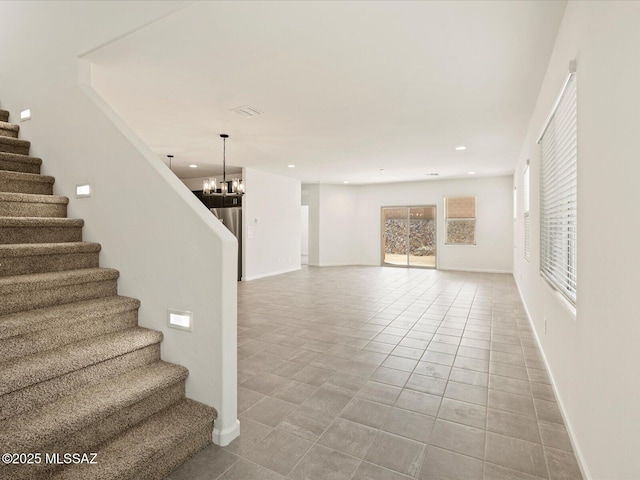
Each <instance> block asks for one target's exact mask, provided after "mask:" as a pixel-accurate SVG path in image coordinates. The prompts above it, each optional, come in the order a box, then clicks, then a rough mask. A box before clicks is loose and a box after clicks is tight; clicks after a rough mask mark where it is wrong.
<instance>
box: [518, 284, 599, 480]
mask: <svg viewBox="0 0 640 480" xmlns="http://www.w3.org/2000/svg"><path fill="white" fill-rule="evenodd" d="M513 279H514V280H515V282H516V288H517V289H518V294H519V295H520V300H521V301H522V305H523V306H524V311H525V313H526V314H527V318H528V319H529V325H531V329H532V330H533V336H534V338H535V339H536V344H537V345H538V349H539V350H540V354H541V355H542V361H543V362H544V366H545V368H546V369H547V373H548V374H549V380H551V388H553V394H554V395H555V396H556V402H557V403H558V407H559V409H560V414H561V415H562V420H563V421H564V425H565V427H566V428H567V433H568V434H569V440H571V446H572V447H573V451H574V453H575V455H576V460H577V462H578V467H580V471H581V472H582V477H583V478H584V479H585V480H591V479H592V478H593V477H592V476H591V473H590V472H589V469H588V468H587V462H586V461H585V458H584V456H583V455H582V450H581V449H580V445H579V444H578V439H577V438H576V437H575V435H574V433H573V428H572V426H571V421H570V420H569V417H568V416H567V413H566V410H565V408H564V404H563V403H562V397H561V396H560V393H559V392H558V388H557V387H556V381H555V380H554V378H553V373H552V372H551V369H550V368H549V362H547V356H546V355H545V353H544V350H543V349H542V343H541V342H540V337H538V332H537V331H536V327H535V325H534V323H533V318H532V317H531V314H530V313H529V309H528V308H527V304H526V302H525V301H524V296H523V295H522V290H520V284H519V283H518V279H517V278H516V276H515V275H514V276H513Z"/></svg>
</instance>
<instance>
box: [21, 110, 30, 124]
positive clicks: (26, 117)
mask: <svg viewBox="0 0 640 480" xmlns="http://www.w3.org/2000/svg"><path fill="white" fill-rule="evenodd" d="M26 120H31V109H30V108H26V109H24V110H22V111H21V112H20V121H21V122H24V121H26Z"/></svg>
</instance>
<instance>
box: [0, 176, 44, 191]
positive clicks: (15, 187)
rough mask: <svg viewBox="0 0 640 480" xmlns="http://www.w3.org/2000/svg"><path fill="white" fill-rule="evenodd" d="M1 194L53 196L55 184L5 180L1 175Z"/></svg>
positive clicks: (12, 179)
mask: <svg viewBox="0 0 640 480" xmlns="http://www.w3.org/2000/svg"><path fill="white" fill-rule="evenodd" d="M0 192H6V193H35V194H41V195H52V194H53V184H51V183H49V182H34V181H29V180H16V179H14V178H11V179H5V178H2V176H1V175H0Z"/></svg>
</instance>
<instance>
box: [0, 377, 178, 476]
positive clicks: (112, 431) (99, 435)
mask: <svg viewBox="0 0 640 480" xmlns="http://www.w3.org/2000/svg"><path fill="white" fill-rule="evenodd" d="M184 392H185V384H184V381H181V382H179V383H177V384H174V385H171V386H169V387H166V388H163V389H161V390H159V391H157V392H156V393H154V394H152V395H151V396H149V397H147V398H145V399H144V400H142V401H140V402H138V403H136V404H135V405H132V406H130V407H128V408H124V409H122V410H119V411H118V412H116V413H115V414H114V415H112V416H110V417H107V418H104V419H98V420H97V421H96V422H95V423H94V424H92V425H89V426H87V427H84V428H83V429H82V430H81V431H79V432H77V433H75V434H71V435H63V436H62V438H60V439H59V441H56V442H54V443H52V444H49V445H47V446H43V447H36V446H34V447H31V449H30V450H29V449H28V448H27V450H26V451H34V452H38V451H40V452H43V453H44V452H56V453H60V454H63V453H66V452H87V453H89V452H95V451H97V450H98V447H99V446H100V445H101V444H103V443H105V442H108V441H109V440H111V439H112V438H115V437H116V436H117V435H119V434H120V433H122V432H124V431H126V430H127V429H129V428H131V427H133V426H134V425H135V424H137V423H139V422H141V421H143V420H144V419H146V418H148V417H150V416H151V415H153V414H155V413H158V412H160V411H162V410H164V409H165V408H167V407H169V406H171V405H173V404H174V403H177V402H178V401H180V400H181V399H182V398H184ZM98 461H99V459H98ZM11 467H18V468H14V469H10V471H11V470H13V471H12V472H11V473H12V474H13V476H10V477H8V478H11V479H15V480H23V479H24V480H31V479H47V478H49V475H51V473H52V472H55V471H58V470H60V467H57V468H56V466H55V465H44V464H40V465H33V466H30V467H31V468H29V467H27V468H24V467H23V466H22V468H20V467H21V466H17V465H16V466H14V465H11ZM3 473H4V472H3Z"/></svg>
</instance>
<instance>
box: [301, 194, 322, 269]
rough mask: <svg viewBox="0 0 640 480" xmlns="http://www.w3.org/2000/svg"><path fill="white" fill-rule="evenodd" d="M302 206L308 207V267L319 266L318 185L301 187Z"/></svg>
mask: <svg viewBox="0 0 640 480" xmlns="http://www.w3.org/2000/svg"><path fill="white" fill-rule="evenodd" d="M301 189H302V192H301V197H302V205H307V206H308V207H309V265H311V266H315V267H317V266H319V265H320V184H318V183H314V184H306V185H302V187H301Z"/></svg>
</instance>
